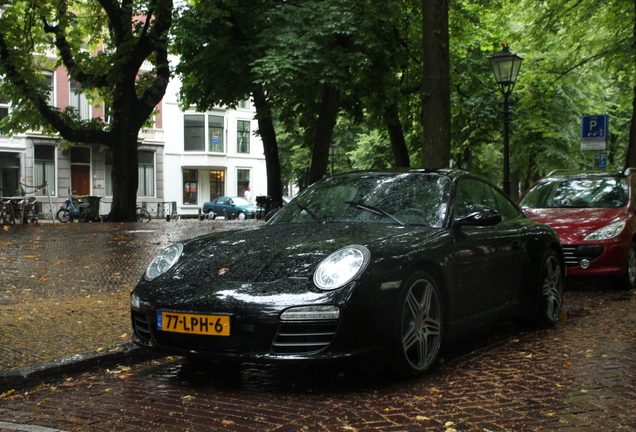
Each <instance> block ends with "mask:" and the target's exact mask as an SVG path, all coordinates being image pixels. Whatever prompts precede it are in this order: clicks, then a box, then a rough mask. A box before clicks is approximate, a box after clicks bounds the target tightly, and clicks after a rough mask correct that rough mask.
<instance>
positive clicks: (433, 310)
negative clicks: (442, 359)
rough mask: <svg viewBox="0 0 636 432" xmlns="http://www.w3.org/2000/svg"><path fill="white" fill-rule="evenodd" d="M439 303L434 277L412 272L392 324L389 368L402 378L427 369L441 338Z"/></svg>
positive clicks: (440, 301) (440, 306)
mask: <svg viewBox="0 0 636 432" xmlns="http://www.w3.org/2000/svg"><path fill="white" fill-rule="evenodd" d="M443 317H444V315H443V302H442V296H441V293H440V291H439V288H438V287H437V283H436V281H435V279H434V278H433V277H432V276H431V275H430V274H428V273H426V272H418V273H416V274H414V275H413V276H412V277H411V278H409V280H408V281H407V283H406V284H405V288H404V289H403V290H402V293H401V294H400V299H399V301H398V305H397V310H396V319H395V326H394V353H393V369H394V371H395V372H396V373H397V374H398V375H399V376H402V377H411V376H417V375H421V374H423V373H425V372H427V371H429V370H430V369H431V367H432V366H433V365H434V363H435V361H436V360H437V357H438V355H439V352H440V348H441V343H442V337H443V323H444V320H443Z"/></svg>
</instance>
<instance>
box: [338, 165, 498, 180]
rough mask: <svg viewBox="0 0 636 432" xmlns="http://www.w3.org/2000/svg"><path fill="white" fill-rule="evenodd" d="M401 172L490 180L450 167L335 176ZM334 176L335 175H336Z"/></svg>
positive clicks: (390, 170)
mask: <svg viewBox="0 0 636 432" xmlns="http://www.w3.org/2000/svg"><path fill="white" fill-rule="evenodd" d="M399 174H438V175H442V176H445V177H450V178H452V179H456V178H459V177H474V178H478V179H481V180H484V181H488V180H486V179H484V178H482V177H480V176H478V175H475V174H472V173H470V172H468V171H464V170H459V169H450V168H403V169H385V170H361V171H351V172H347V173H342V174H336V175H335V176H368V175H399ZM335 176H334V177H335Z"/></svg>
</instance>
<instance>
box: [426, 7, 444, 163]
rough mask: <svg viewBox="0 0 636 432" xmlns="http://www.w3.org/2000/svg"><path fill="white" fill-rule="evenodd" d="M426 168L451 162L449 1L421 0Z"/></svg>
mask: <svg viewBox="0 0 636 432" xmlns="http://www.w3.org/2000/svg"><path fill="white" fill-rule="evenodd" d="M422 11H423V22H422V28H423V35H422V36H423V54H422V63H423V68H422V72H423V74H422V116H423V118H422V124H423V129H424V138H423V142H422V162H421V166H422V167H423V168H446V167H448V165H449V162H450V140H451V136H450V62H449V46H448V45H449V34H448V0H422Z"/></svg>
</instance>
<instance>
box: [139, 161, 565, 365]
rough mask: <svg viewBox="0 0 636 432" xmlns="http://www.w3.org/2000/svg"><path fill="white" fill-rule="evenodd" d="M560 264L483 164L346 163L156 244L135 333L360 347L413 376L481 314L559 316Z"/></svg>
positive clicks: (197, 340)
mask: <svg viewBox="0 0 636 432" xmlns="http://www.w3.org/2000/svg"><path fill="white" fill-rule="evenodd" d="M564 275H565V272H564V263H563V254H562V250H561V246H560V243H559V239H558V238H557V236H556V234H555V232H554V231H553V230H552V228H550V227H548V226H547V225H544V224H541V223H538V222H534V221H532V220H530V219H528V218H527V217H526V216H525V215H524V214H523V213H522V212H521V211H520V210H519V208H518V207H517V205H516V204H515V203H514V202H512V201H511V200H510V199H509V198H508V197H507V196H506V195H504V194H503V192H501V191H500V190H499V189H498V188H497V187H496V186H494V185H492V184H490V183H488V182H487V181H485V180H482V179H480V178H479V177H476V176H474V175H472V174H469V173H467V172H463V171H454V170H409V171H405V172H357V173H350V174H342V175H336V176H333V177H329V178H326V179H323V180H321V181H319V182H317V183H316V184H314V185H313V186H311V187H310V188H308V189H306V190H305V191H304V192H303V193H301V194H300V195H299V196H297V197H296V198H295V199H294V200H292V201H291V202H290V203H289V204H288V205H286V206H285V207H283V208H282V209H281V210H280V211H279V212H278V213H277V214H276V215H275V216H274V217H273V218H272V219H271V220H270V221H269V222H268V223H267V224H263V225H260V224H259V226H257V227H256V228H251V229H245V230H240V231H228V232H220V233H214V234H210V235H205V236H202V237H197V238H194V239H191V240H188V241H184V242H181V243H176V244H173V245H171V246H169V247H168V248H166V249H165V250H164V251H162V252H161V253H160V254H159V255H158V256H157V257H156V258H155V259H154V260H153V261H152V262H151V263H150V265H149V266H148V269H147V271H146V273H145V275H144V276H143V277H142V279H141V280H140V281H139V284H138V285H137V286H136V288H135V289H134V291H133V293H132V296H131V308H132V324H133V328H134V332H133V340H134V342H136V343H137V344H138V345H141V346H144V347H148V348H154V349H159V350H163V351H165V352H168V353H173V354H182V355H192V356H206V357H208V358H210V359H215V360H221V361H235V362H243V361H245V362H258V361H262V362H269V363H271V362H276V361H306V362H309V361H328V360H353V359H356V360H358V361H359V360H361V359H362V360H369V361H381V362H386V363H390V364H392V365H393V366H394V368H395V370H396V371H397V372H398V373H400V374H402V375H413V374H418V373H422V372H424V371H426V370H428V369H429V368H430V367H431V366H432V365H433V364H434V363H435V360H436V358H437V357H438V354H439V352H440V347H441V344H442V343H443V342H445V341H447V340H449V339H450V338H453V337H455V336H457V335H458V334H460V333H463V332H465V331H467V330H471V329H474V328H475V327H476V326H478V325H482V324H485V323H489V322H492V321H494V320H501V319H509V318H513V319H523V320H526V321H528V320H531V321H533V322H534V323H536V324H544V325H552V324H554V323H556V322H557V320H558V319H559V315H560V311H561V307H562V301H563V285H564Z"/></svg>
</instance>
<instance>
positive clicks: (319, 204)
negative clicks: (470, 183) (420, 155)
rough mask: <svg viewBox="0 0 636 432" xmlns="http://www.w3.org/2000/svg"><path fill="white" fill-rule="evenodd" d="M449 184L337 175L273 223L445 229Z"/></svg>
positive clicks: (435, 178)
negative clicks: (370, 224)
mask: <svg viewBox="0 0 636 432" xmlns="http://www.w3.org/2000/svg"><path fill="white" fill-rule="evenodd" d="M449 191H450V180H449V179H448V178H447V177H444V176H440V175H437V174H422V173H408V174H406V173H405V174H402V175H398V176H395V175H391V176H388V175H387V176H382V175H378V174H373V175H368V176H362V177H360V176H347V175H343V176H336V177H331V178H329V179H326V180H324V181H322V182H321V183H319V184H317V185H316V187H312V188H311V189H308V190H306V191H305V192H303V193H302V194H301V195H299V196H298V197H297V198H296V199H295V200H294V201H293V203H295V204H296V205H290V206H285V207H284V208H283V209H282V210H281V211H280V212H279V213H278V214H276V216H275V217H274V218H273V219H272V221H271V223H272V224H281V223H323V222H324V223H352V222H361V223H364V222H366V223H386V224H399V225H427V226H432V227H438V228H439V227H442V225H443V223H444V220H445V218H446V213H447V211H448V200H449V194H450V192H449Z"/></svg>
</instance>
